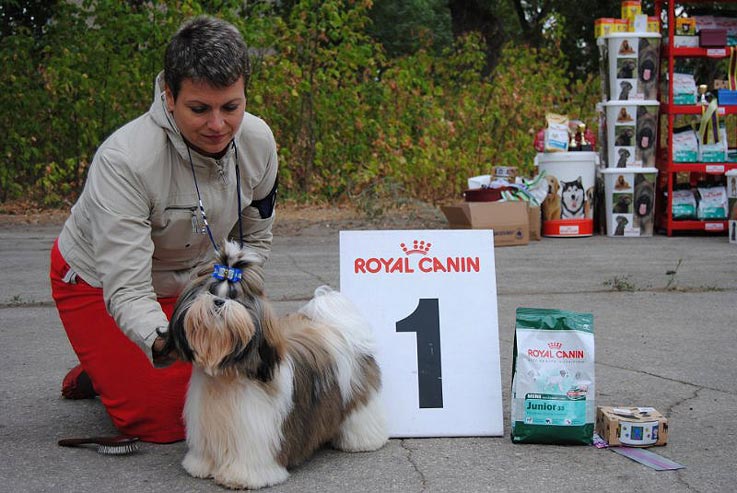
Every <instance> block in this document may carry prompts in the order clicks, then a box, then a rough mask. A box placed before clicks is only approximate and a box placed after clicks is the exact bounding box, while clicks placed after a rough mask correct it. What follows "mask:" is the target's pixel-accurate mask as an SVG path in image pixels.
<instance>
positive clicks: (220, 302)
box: [213, 298, 225, 308]
mask: <svg viewBox="0 0 737 493" xmlns="http://www.w3.org/2000/svg"><path fill="white" fill-rule="evenodd" d="M213 303H215V306H216V307H218V308H220V307H221V306H223V305H224V304H225V300H224V299H222V298H215V299H214V300H213Z"/></svg>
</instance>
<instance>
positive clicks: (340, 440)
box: [332, 396, 389, 452]
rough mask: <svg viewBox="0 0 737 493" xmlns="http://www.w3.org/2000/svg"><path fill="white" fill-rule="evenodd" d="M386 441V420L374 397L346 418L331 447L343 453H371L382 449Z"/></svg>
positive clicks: (376, 398)
mask: <svg viewBox="0 0 737 493" xmlns="http://www.w3.org/2000/svg"><path fill="white" fill-rule="evenodd" d="M388 439H389V437H388V435H387V432H386V419H385V418H384V413H383V410H382V409H381V406H380V404H379V401H378V397H377V396H374V397H373V398H372V399H371V400H369V402H368V403H367V404H366V405H365V406H363V407H360V408H358V409H356V410H355V411H353V412H352V413H351V414H350V415H349V416H347V417H346V420H345V421H344V422H343V424H342V425H341V427H340V433H339V434H338V436H337V437H336V438H335V439H333V441H332V445H333V447H335V448H337V449H338V450H343V451H345V452H371V451H373V450H378V449H380V448H381V447H383V446H384V444H385V443H386V442H387V440H388Z"/></svg>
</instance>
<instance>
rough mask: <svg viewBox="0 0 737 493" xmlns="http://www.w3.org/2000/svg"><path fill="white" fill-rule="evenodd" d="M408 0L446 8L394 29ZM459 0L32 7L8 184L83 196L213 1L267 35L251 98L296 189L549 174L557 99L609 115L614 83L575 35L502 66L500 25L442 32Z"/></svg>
mask: <svg viewBox="0 0 737 493" xmlns="http://www.w3.org/2000/svg"><path fill="white" fill-rule="evenodd" d="M450 3H453V2H450ZM479 3H481V2H479ZM492 3H500V4H501V3H505V2H503V1H502V0H498V1H497V2H492ZM529 3H530V2H525V4H529ZM372 5H373V6H375V8H376V9H377V10H373V9H372ZM403 6H404V7H407V8H410V7H411V8H414V9H418V8H427V9H430V10H431V11H432V13H433V15H429V13H428V16H426V17H415V18H414V19H413V21H414V22H409V23H408V24H406V26H408V27H407V29H409V31H410V32H412V33H417V34H416V35H414V34H413V35H412V36H409V37H405V38H401V37H392V36H389V35H388V34H387V33H388V32H390V31H391V30H387V29H386V27H387V25H388V24H389V22H390V19H391V18H393V16H395V15H400V14H401V15H406V12H405V11H402V10H401V8H404V7H403ZM448 8H449V7H448ZM505 8H506V10H505V9H501V10H499V12H502V13H505V15H511V14H512V10H511V7H510V5H509V4H506V7H505ZM381 9H383V10H381ZM392 9H394V10H392ZM443 9H444V7H443V2H437V1H431V0H425V1H421V0H414V1H412V0H407V1H403V2H397V3H393V2H388V1H387V2H380V1H377V2H375V5H374V2H372V1H371V0H323V1H320V0H292V1H289V2H277V3H274V2H268V1H257V2H243V1H242V0H208V1H204V0H203V1H196V0H169V1H163V0H159V1H153V0H150V1H137V2H119V1H117V0H83V1H81V2H56V3H54V7H53V15H52V16H51V17H50V18H49V20H48V21H44V22H43V23H42V24H43V26H42V27H40V28H39V26H34V25H29V24H27V23H26V24H24V23H22V22H17V21H16V22H15V23H14V25H13V29H12V30H8V31H5V30H4V31H3V36H2V38H0V60H1V61H2V65H3V67H6V70H4V71H2V72H0V84H2V87H3V89H4V90H3V91H2V92H0V104H2V107H3V108H4V110H5V111H4V112H3V114H2V116H0V132H2V135H4V136H5V139H3V140H2V141H0V160H2V162H1V163H0V164H1V166H0V199H2V200H3V201H5V200H8V199H13V198H17V197H20V196H26V197H35V198H36V199H38V200H40V201H44V202H45V203H47V204H49V205H55V204H59V203H61V202H65V201H66V202H70V201H73V200H74V198H75V197H76V195H77V194H78V193H79V191H80V190H81V187H82V186H83V184H84V179H85V176H86V170H87V167H88V164H89V163H90V161H91V159H92V156H93V154H94V152H95V150H96V148H97V147H98V146H99V145H100V143H101V142H102V141H103V140H104V139H105V138H106V137H107V136H108V135H110V133H111V132H113V131H114V130H115V129H116V128H118V127H119V126H121V125H123V124H124V123H125V122H127V121H129V120H131V119H133V118H135V117H137V116H138V115H140V114H142V113H143V112H145V111H146V110H147V109H148V107H149V105H150V103H151V97H152V94H153V80H154V77H155V76H156V74H157V73H158V72H159V71H160V69H161V66H162V59H163V51H164V47H165V45H166V42H167V40H168V39H169V38H170V36H171V35H172V34H173V33H174V31H175V30H176V29H177V28H178V26H179V25H180V24H181V22H182V21H183V20H184V19H186V18H188V17H191V16H193V15H197V14H202V13H208V14H212V15H218V16H221V17H224V18H226V19H227V20H229V21H231V22H233V23H234V24H235V25H236V26H237V27H238V28H239V29H240V31H241V32H242V33H243V35H244V38H245V39H246V41H247V43H248V44H249V46H250V47H251V50H252V77H251V80H250V81H249V82H248V85H247V100H248V109H249V111H251V112H252V113H254V114H256V115H259V116H261V117H262V118H264V119H265V120H266V121H267V122H268V123H269V124H270V126H271V127H272V129H273V130H274V133H275V135H276V139H277V144H278V146H279V158H280V161H281V169H280V174H281V185H282V186H281V189H282V191H283V193H284V194H285V195H287V196H288V197H291V198H295V199H303V200H311V199H322V200H336V199H337V200H360V199H361V198H362V197H371V198H372V200H373V199H375V198H377V197H378V199H381V198H382V197H384V198H391V197H392V196H394V195H397V194H401V195H403V196H406V197H412V198H416V199H422V200H427V201H433V202H437V201H443V200H447V199H450V198H453V197H458V196H459V194H460V192H461V191H462V190H463V189H464V188H465V183H466V179H467V177H469V176H472V175H475V174H481V173H489V172H490V171H491V168H492V167H493V166H494V165H515V166H519V167H520V168H521V170H522V172H523V173H525V174H527V175H531V174H533V172H534V170H533V168H532V158H533V156H534V150H533V147H532V140H533V136H534V133H535V132H536V131H537V130H538V129H539V128H541V127H542V126H543V124H544V117H545V113H546V112H548V111H556V112H561V113H568V114H569V115H571V116H572V117H576V118H580V119H584V120H585V121H587V123H589V124H590V125H592V126H595V125H594V124H595V121H594V105H595V101H596V99H597V96H598V89H599V84H598V82H597V81H596V80H595V77H593V76H590V75H587V76H585V77H575V76H574V75H572V74H571V73H570V72H569V70H568V69H567V67H568V63H569V57H568V53H567V52H566V50H565V49H563V48H562V39H563V38H562V37H560V36H558V37H556V36H550V35H549V36H548V38H546V41H545V42H542V41H541V42H540V43H537V44H532V43H529V44H528V43H520V42H512V41H510V42H507V43H505V44H504V45H503V46H502V45H499V46H500V47H499V48H498V50H497V51H498V52H496V53H495V54H494V59H495V60H496V67H495V69H494V70H493V71H492V72H491V73H490V74H489V73H487V72H488V68H489V46H490V45H489V40H488V39H487V36H488V34H487V35H485V33H483V32H479V31H477V30H475V29H473V28H470V27H468V26H467V27H468V28H467V29H461V28H459V27H458V26H459V25H460V24H459V25H456V26H455V27H453V28H452V32H453V33H454V34H455V39H452V37H451V36H447V37H445V38H443V37H442V36H439V35H438V33H440V32H441V29H440V27H438V26H440V25H441V24H442V25H446V26H447V30H446V32H448V33H450V32H451V26H449V25H448V23H449V22H451V19H450V17H449V16H450V15H451V14H452V13H451V14H449V12H450V11H449V10H445V11H444V10H443ZM392 12H393V13H392ZM428 12H430V11H428ZM493 14H494V13H493V12H487V15H493ZM380 19H384V20H382V21H381V23H382V26H380V27H382V29H383V31H384V34H383V35H382V36H383V39H384V42H383V43H382V36H379V35H378V34H377V33H379V32H380V31H382V29H377V25H376V23H377V22H378V21H379V20H380ZM439 21H442V22H440V24H437V22H439ZM501 25H502V24H501V23H499V24H498V26H501ZM516 25H517V27H515V28H514V29H519V24H516ZM432 26H435V27H432ZM428 28H429V31H428V30H427V29H428ZM402 29H403V28H402ZM413 29H416V31H413ZM430 31H432V35H423V34H422V33H423V32H426V33H429V32H430ZM511 31H512V28H508V32H511ZM509 37H510V39H512V38H513V36H512V35H511V34H510V35H509ZM390 38H391V39H394V40H395V41H396V42H397V44H396V45H395V46H393V47H392V45H391V44H390V43H389V42H388V41H387V40H388V39H390ZM500 39H503V38H500V37H495V38H494V41H495V42H499V40H500ZM439 40H440V41H439ZM402 43H405V44H402Z"/></svg>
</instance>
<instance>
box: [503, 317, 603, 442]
mask: <svg viewBox="0 0 737 493" xmlns="http://www.w3.org/2000/svg"><path fill="white" fill-rule="evenodd" d="M595 413H596V406H595V386H594V317H593V315H591V314H590V313H577V312H571V311H565V310H556V309H548V308H518V309H517V317H516V326H515V335H514V355H513V363H512V403H511V424H512V441H513V442H515V443H549V444H590V443H591V441H592V438H593V433H594V423H595V418H596V416H595Z"/></svg>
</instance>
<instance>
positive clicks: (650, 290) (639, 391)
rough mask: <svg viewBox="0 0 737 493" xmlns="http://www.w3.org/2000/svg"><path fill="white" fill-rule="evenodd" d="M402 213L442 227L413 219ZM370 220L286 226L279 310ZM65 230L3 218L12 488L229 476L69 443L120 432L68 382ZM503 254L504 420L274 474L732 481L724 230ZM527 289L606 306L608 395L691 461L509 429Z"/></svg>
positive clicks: (304, 292) (0, 437)
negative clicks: (642, 412)
mask: <svg viewBox="0 0 737 493" xmlns="http://www.w3.org/2000/svg"><path fill="white" fill-rule="evenodd" d="M395 226H396V224H395ZM398 226H400V227H398V228H396V229H423V228H426V227H441V228H442V227H444V225H443V224H442V223H441V222H438V221H435V222H432V221H431V222H429V223H428V222H426V221H425V222H423V221H413V220H412V218H408V220H407V221H406V222H405V223H403V224H402V223H400V224H398ZM372 227H373V226H372V225H371V224H368V223H362V222H360V221H340V220H331V221H329V222H320V221H319V220H318V221H312V222H310V223H306V224H305V225H303V227H300V228H284V229H282V230H280V229H279V228H277V229H276V230H275V239H274V247H273V253H272V257H271V259H270V261H269V263H268V265H267V287H268V292H269V294H270V296H271V298H272V301H273V302H274V304H275V307H276V309H277V311H278V312H280V313H286V312H288V311H291V310H294V309H296V308H298V307H299V306H300V305H301V304H302V303H303V302H304V301H305V300H307V299H308V298H309V297H310V296H311V295H312V291H313V290H314V288H315V287H317V286H318V285H319V284H325V283H327V284H330V285H332V286H335V287H338V284H339V283H338V281H339V258H338V247H339V245H338V232H339V231H340V229H348V228H353V229H370V228H372ZM59 229H60V226H59V225H58V224H57V225H54V224H47V225H24V224H11V225H8V224H2V223H1V222H0V272H2V278H3V281H4V282H3V283H1V285H0V347H2V355H3V357H2V359H0V369H1V370H2V375H3V377H2V380H0V382H1V383H0V454H1V455H2V457H3V460H2V461H0V481H1V483H0V484H2V486H0V490H3V491H13V492H15V491H78V492H107V491H110V492H113V491H115V492H119V491H136V492H147V491H192V492H199V491H221V488H219V487H218V486H216V485H215V484H213V483H212V482H210V481H207V480H197V479H194V478H190V477H189V476H188V475H187V474H186V473H185V472H184V470H183V469H182V468H181V466H180V461H181V459H182V458H183V456H184V452H185V445H184V444H183V443H177V444H172V445H152V444H143V446H142V447H141V451H140V452H139V453H137V454H133V455H130V456H125V457H113V456H103V455H99V454H97V453H95V452H94V451H93V450H81V449H62V448H59V447H58V446H56V441H57V440H58V439H60V438H63V437H72V436H92V435H110V434H116V432H115V430H114V429H113V428H112V425H111V424H110V422H109V420H108V418H107V416H106V414H105V412H104V410H103V408H102V406H101V405H100V404H99V402H97V401H94V400H92V401H65V400H62V399H61V397H60V384H61V380H62V378H63V376H64V374H65V373H66V371H67V370H68V369H69V368H71V367H72V366H74V365H75V364H76V358H75V356H74V353H73V352H72V350H71V347H70V346H69V343H68V341H67V339H66V337H65V335H64V332H63V329H62V328H61V324H60V322H59V320H58V317H57V314H56V311H55V308H54V306H53V303H52V302H51V297H50V292H49V287H48V274H47V272H48V251H49V249H50V247H51V244H52V242H53V239H54V238H55V236H56V234H57V233H58V231H59ZM495 255H496V271H497V287H498V307H499V313H498V319H499V336H500V351H501V354H500V356H501V372H502V375H501V376H502V389H503V399H504V403H503V408H504V418H505V423H504V430H505V436H503V437H466V438H426V439H401V440H400V439H393V440H391V441H390V442H389V443H388V444H387V445H386V446H385V447H384V448H383V449H381V450H379V451H377V452H373V453H366V454H347V453H342V452H338V451H334V450H329V449H326V450H323V451H321V452H319V453H318V454H317V455H316V456H315V457H314V458H313V459H312V460H310V461H309V462H307V463H306V464H304V465H303V466H301V467H299V468H297V469H296V470H294V471H292V472H291V477H290V479H289V480H288V481H287V482H286V483H284V484H282V485H279V486H277V487H274V488H271V489H270V490H269V491H280V492H282V491H283V492H292V491H294V492H297V491H322V492H341V493H342V492H354V491H355V492H359V491H401V492H436V491H437V492H455V491H458V492H475V491H495V492H499V491H510V492H515V491H530V490H534V491H541V490H543V489H544V490H545V491H551V492H557V491H561V492H563V491H565V492H571V491H593V490H601V491H633V490H638V491H644V492H650V491H652V492H661V491H662V492H669V493H670V492H682V491H683V492H686V491H690V492H713V491H733V488H734V484H735V482H737V467H735V464H737V460H736V459H735V455H737V445H736V444H737V416H736V415H735V414H736V413H735V410H737V363H736V361H737V358H736V357H737V249H735V246H734V245H729V244H728V242H727V239H726V237H724V236H676V237H672V238H668V237H665V236H654V237H652V238H608V237H604V236H594V237H591V238H565V239H553V238H543V240H542V241H539V242H531V243H530V244H529V245H527V246H520V247H507V248H498V249H497V250H496V252H495ZM679 261H680V264H679ZM674 270H675V273H673V271H674ZM669 271H670V273H668V272H669ZM667 286H669V289H666V287H667ZM617 288H619V289H620V290H618V289H617ZM521 306H527V307H541V308H542V307H545V308H561V309H566V310H573V311H584V312H591V313H593V314H594V326H595V332H596V386H597V401H596V402H597V404H599V405H632V406H653V407H655V408H656V409H658V410H659V411H661V412H663V413H664V414H665V415H666V416H667V417H668V419H669V428H670V430H669V433H670V435H669V443H668V445H666V446H665V447H656V448H651V449H649V450H651V451H653V452H655V453H657V454H660V455H662V456H665V457H668V458H669V459H672V460H674V461H676V462H679V463H681V464H683V465H685V466H686V467H685V469H681V470H679V471H663V472H656V471H653V470H651V469H649V468H647V467H645V466H643V465H640V464H637V463H635V462H632V461H630V460H628V459H626V458H624V457H621V456H618V455H617V454H614V453H612V452H611V451H608V450H599V449H596V448H594V447H586V446H556V445H514V444H512V442H511V440H510V439H509V430H510V428H509V397H510V392H509V389H510V385H511V364H512V345H513V339H514V316H515V310H516V308H517V307H521ZM479 316H483V314H479Z"/></svg>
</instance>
